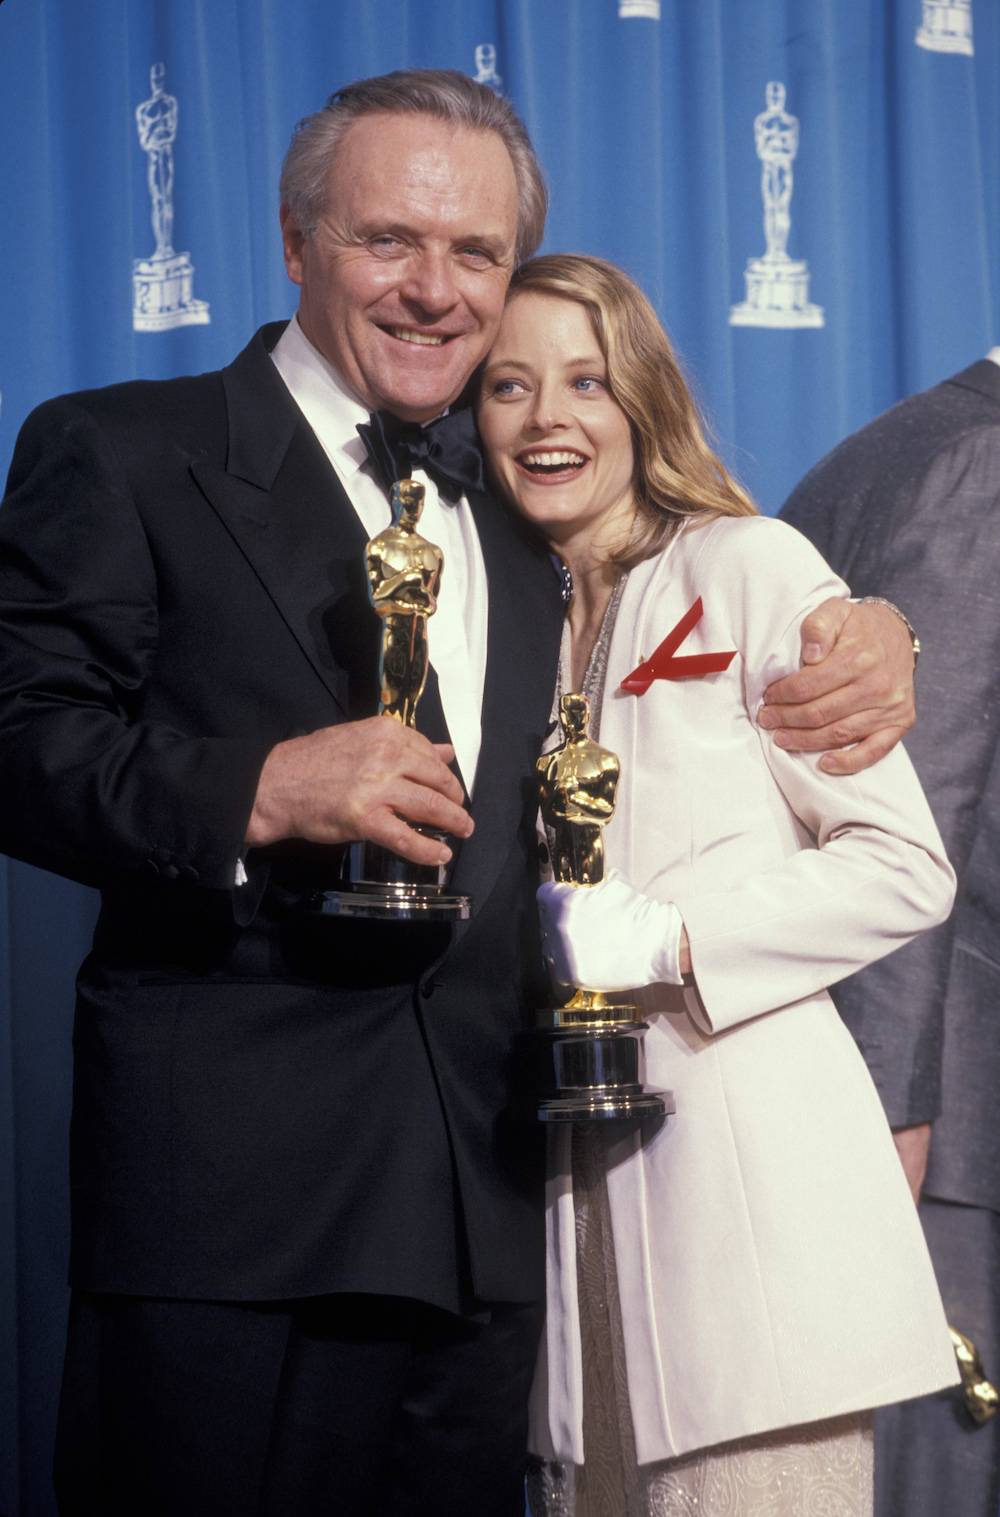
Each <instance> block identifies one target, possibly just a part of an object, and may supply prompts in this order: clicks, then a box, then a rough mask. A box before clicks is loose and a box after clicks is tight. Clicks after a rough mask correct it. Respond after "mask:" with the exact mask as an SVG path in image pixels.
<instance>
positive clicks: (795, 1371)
mask: <svg viewBox="0 0 1000 1517" xmlns="http://www.w3.org/2000/svg"><path fill="white" fill-rule="evenodd" d="M837 594H840V595H846V594H847V589H846V586H845V585H844V584H843V582H842V581H841V580H839V579H838V578H837V577H836V576H835V575H834V574H833V572H832V570H830V568H829V567H828V566H827V565H826V563H825V562H824V561H823V559H822V558H821V557H820V556H819V554H818V553H817V552H816V551H815V549H814V548H813V547H812V546H811V545H810V544H809V543H808V542H807V541H806V539H805V538H804V537H802V536H800V534H799V533H798V532H796V531H795V530H794V528H792V527H789V526H787V525H786V524H785V523H783V522H780V521H775V520H772V519H770V518H767V517H750V518H736V519H734V518H727V519H722V520H718V519H717V520H715V521H714V522H712V523H711V524H709V525H708V526H703V527H694V526H690V527H689V528H688V529H687V530H686V531H684V532H682V533H681V534H679V535H678V536H677V537H676V538H675V539H674V540H673V542H672V543H671V544H670V545H669V546H668V548H667V549H666V550H665V551H664V552H663V553H662V554H661V555H659V556H658V557H657V558H655V559H652V560H649V561H648V562H646V563H643V564H641V565H639V567H637V568H636V569H634V570H633V571H632V573H631V574H630V576H629V580H628V584H627V586H626V589H625V593H624V596H623V599H622V604H621V607H620V610H619V614H618V619H617V623H616V626H615V630H614V636H613V639H612V644H611V649H610V662H609V666H608V674H607V684H606V691H605V698H604V703H603V707H602V712H601V730H600V735H601V742H602V743H604V744H606V745H607V746H608V747H609V748H611V749H613V750H614V751H615V752H616V753H617V754H618V756H619V758H620V759H621V772H622V778H621V784H620V789H619V798H618V807H617V810H616V813H615V816H614V818H613V820H612V821H611V823H610V825H609V826H608V828H607V832H606V844H607V857H608V862H609V865H613V866H615V867H617V868H618V869H620V870H621V872H622V873H623V874H624V876H625V877H626V879H628V880H630V881H631V882H632V883H633V884H634V885H635V886H637V887H638V888H639V889H640V890H643V891H645V892H646V893H647V894H649V895H651V896H654V897H655V898H657V899H658V900H672V901H675V902H676V903H677V905H678V907H679V909H680V911H681V914H682V916H683V918H684V923H685V925H686V927H687V931H688V936H689V938H690V942H691V956H692V963H693V967H694V974H695V980H696V985H697V989H696V990H695V989H681V988H679V987H678V988H674V987H671V986H665V985H657V986H649V987H646V988H645V989H644V990H642V991H640V992H639V994H638V996H637V997H636V999H637V1000H638V1001H639V1003H640V1005H641V1007H642V1011H643V1014H644V1015H645V1017H646V1019H647V1020H648V1022H649V1031H648V1032H647V1033H646V1035H645V1065H646V1074H645V1077H646V1081H647V1083H648V1084H649V1085H651V1086H654V1087H666V1088H669V1089H672V1090H673V1091H674V1094H675V1096H676V1101H677V1111H676V1115H675V1116H672V1117H670V1118H669V1119H668V1120H667V1122H666V1124H665V1125H663V1126H661V1127H659V1128H658V1129H655V1130H654V1129H650V1128H646V1130H645V1131H644V1132H643V1133H637V1134H632V1135H630V1136H623V1137H621V1138H620V1139H619V1140H617V1141H616V1142H615V1144H614V1146H613V1147H612V1150H611V1159H610V1165H609V1170H608V1191H609V1197H610V1207H611V1219H612V1231H613V1236H614V1249H615V1259H616V1263H617V1270H618V1282H619V1289H620V1294H621V1305H622V1316H623V1321H624V1333H625V1351H626V1359H627V1368H628V1386H629V1399H630V1403H631V1410H632V1420H633V1423H634V1427H635V1438H636V1450H637V1454H638V1459H639V1462H640V1463H641V1464H642V1463H647V1462H650V1461H653V1460H660V1459H666V1458H671V1457H674V1456H677V1455H680V1454H684V1453H687V1452H689V1451H690V1450H693V1449H697V1448H701V1447H705V1446H708V1445H711V1444H715V1443H720V1442H723V1441H726V1440H728V1439H733V1438H739V1437H743V1436H746V1435H749V1434H752V1433H758V1432H763V1431H766V1430H768V1429H772V1428H778V1427H784V1426H792V1425H795V1424H797V1423H803V1422H811V1421H814V1420H816V1419H819V1418H824V1417H830V1416H834V1415H837V1414H839V1413H844V1412H848V1411H852V1410H859V1409H861V1408H865V1407H872V1406H876V1405H879V1404H882V1403H886V1402H892V1401H897V1400H901V1399H904V1398H906V1397H909V1396H916V1395H919V1394H922V1393H924V1392H928V1391H934V1390H937V1389H939V1388H940V1387H942V1386H945V1385H950V1384H952V1383H954V1381H955V1379H956V1374H955V1361H954V1356H953V1353H952V1350H951V1345H950V1342H949V1339H948V1336H947V1331H946V1327H945V1320H944V1315H943V1311H942V1307H941V1301H940V1297H939V1295H938V1291H937V1287H936V1284H935V1281H934V1276H933V1273H932V1270H931V1265H930V1260H929V1258H928V1255H927V1250H926V1247H925V1245H924V1241H923V1235H922V1233H921V1230H920V1226H919V1223H918V1221H917V1213H916V1209H915V1207H914V1205H913V1202H912V1199H911V1197H910V1193H909V1190H908V1188H907V1185H906V1181H905V1179H904V1177H903V1172H902V1167H901V1165H900V1163H899V1160H898V1158H897V1156H896V1152H895V1148H894V1146H893V1143H892V1138H891V1135H890V1132H889V1129H888V1126H887V1124H886V1121H885V1117H884V1115H883V1112H882V1107H881V1105H880V1102H879V1099H878V1096H877V1095H876V1093H875V1088H874V1086H873V1085H872V1083H871V1081H870V1078H869V1076H868V1072H867V1070H866V1068H865V1065H864V1063H863V1061H862V1059H861V1057H860V1055H859V1053H858V1052H857V1049H856V1048H855V1045H854V1042H853V1040H852V1038H851V1036H850V1034H849V1033H848V1032H847V1030H846V1028H845V1027H844V1026H843V1024H842V1023H841V1021H840V1019H839V1017H838V1015H837V1013H836V1011H835V1009H834V1006H833V1003H832V1001H831V1000H830V998H829V996H828V995H827V993H826V990H825V988H824V987H825V986H827V985H829V984H831V983H833V982H834V981H836V980H838V979H840V978H841V977H843V976H844V975H848V974H851V973H852V972H853V971H854V970H856V969H860V968H861V967H862V966H863V965H865V964H867V963H869V962H871V961H872V960H873V959H876V958H879V957H881V956H882V955H883V954H886V953H889V952H890V951H891V950H892V949H893V948H897V947H899V946H900V945H902V944H903V943H905V942H906V941H908V939H910V938H911V937H913V936H914V935H915V934H916V933H918V932H921V931H923V930H925V929H926V928H929V927H932V926H934V925H935V924H936V923H938V922H939V921H941V920H942V919H943V918H944V917H945V916H946V915H947V913H948V911H949V909H950V906H951V901H952V896H953V890H954V875H953V873H952V871H951V868H950V866H949V865H948V862H947V860H946V858H945V854H944V849H943V846H942V843H941V839H940V836H939V834H938V831H937V828H936V826H935V824H934V821H933V819H932V817H931V814H930V811H929V810H928V807H927V803H926V801H925V799H924V796H923V792H922V791H921V789H920V786H919V784H918V782H917V779H916V776H915V774H914V772H913V769H912V766H911V765H910V761H909V759H908V758H907V757H906V754H905V753H904V752H903V750H902V749H901V748H897V749H895V751H894V752H893V753H891V754H890V755H889V757H888V758H886V759H884V760H883V761H882V762H881V763H879V764H877V765H875V767H874V768H872V769H869V770H867V771H865V773H863V774H860V775H857V776H855V777H853V778H844V777H842V778H837V777H832V776H829V775H824V774H823V772H822V771H821V770H820V769H819V768H818V766H817V760H816V759H815V758H813V757H812V756H805V755H801V754H788V753H785V752H783V751H782V750H781V749H779V748H777V747H775V745H774V744H773V742H772V740H771V738H770V736H769V735H768V734H767V733H766V732H764V731H763V730H762V729H761V728H759V727H758V726H757V725H756V723H755V720H754V717H755V714H756V712H757V710H758V708H759V706H760V703H761V699H762V696H763V692H764V689H765V688H766V686H767V685H769V684H770V683H771V681H772V680H775V679H778V678H779V677H780V676H781V675H784V674H787V673H789V672H791V671H792V670H794V669H797V668H798V667H799V624H800V622H801V620H802V617H803V616H804V615H805V614H806V613H807V612H808V611H810V610H811V609H813V608H814V607H815V606H817V605H818V604H819V603H820V602H821V601H823V600H825V599H826V598H827V597H828V596H830V595H837ZM699 596H701V597H702V600H703V603H704V616H703V618H702V620H701V622H700V623H699V624H698V626H697V627H695V629H694V630H693V631H692V633H691V634H690V635H689V637H688V638H687V640H686V642H685V643H684V645H683V646H682V647H680V648H679V649H678V650H677V653H678V655H683V654H692V653H699V652H706V653H707V652H725V651H728V650H730V649H736V650H737V653H738V657H736V658H735V659H733V661H732V663H731V664H730V666H729V668H728V670H727V671H726V672H725V673H723V674H715V675H709V676H707V677H703V678H700V679H698V678H696V679H688V680H683V681H677V682H674V681H666V680H657V681H655V682H654V683H653V684H652V685H651V686H650V688H649V689H648V690H647V691H646V693H645V694H644V695H642V696H635V695H627V694H624V693H622V692H621V691H620V690H619V689H618V687H619V684H620V682H621V680H622V679H623V678H624V677H625V675H626V674H628V673H629V672H630V671H631V670H632V669H634V668H635V667H636V666H637V665H638V664H639V663H641V662H642V661H643V660H644V659H645V658H646V657H648V656H649V655H650V654H652V652H653V650H654V649H655V648H656V647H657V646H658V645H659V643H660V642H662V640H663V639H664V637H665V636H666V635H667V633H668V632H670V631H671V629H672V628H673V627H674V626H675V625H676V623H677V622H678V621H679V620H680V619H681V617H682V616H683V615H684V613H685V612H686V611H687V610H688V609H689V608H690V607H691V606H692V605H693V603H694V602H695V600H696V599H697V598H698V597H699ZM549 1163H550V1169H549V1179H548V1186H547V1209H548V1219H547V1225H548V1320H547V1329H546V1334H545V1339H544V1342H543V1345H542V1351H541V1358H540V1364H539V1372H538V1375H537V1377H536V1384H535V1389H534V1393H533V1398H532V1400H533V1404H532V1448H533V1449H534V1450H535V1451H536V1452H537V1453H540V1454H542V1455H545V1456H547V1457H549V1458H558V1459H563V1460H569V1461H572V1462H574V1463H577V1464H579V1463H582V1462H583V1461H584V1458H585V1454H586V1450H585V1449H584V1447H583V1427H582V1384H581V1370H580V1334H579V1325H578V1315H577V1281H576V1248H575V1235H574V1225H573V1195H572V1178H571V1173H570V1137H569V1133H568V1132H567V1131H556V1132H553V1133H552V1135H551V1139H550V1152H549Z"/></svg>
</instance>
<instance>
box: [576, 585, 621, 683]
mask: <svg viewBox="0 0 1000 1517" xmlns="http://www.w3.org/2000/svg"><path fill="white" fill-rule="evenodd" d="M568 567H569V570H570V573H571V574H572V576H573V599H572V601H571V602H570V607H569V616H568V620H569V636H570V674H571V678H572V687H573V689H574V690H579V689H581V687H582V685H583V676H584V674H585V673H586V669H587V663H588V661H589V659H590V654H591V650H592V648H593V646H594V643H595V642H596V640H597V634H598V632H600V630H601V622H602V621H603V620H604V613H605V611H606V610H607V609H608V601H609V600H610V599H611V592H612V590H613V589H614V587H615V584H616V583H617V581H618V577H619V575H620V573H621V570H620V569H619V567H618V565H617V564H616V563H614V562H613V560H611V559H607V558H604V559H600V560H596V561H595V560H591V561H590V562H586V563H581V562H576V563H574V562H572V561H570V562H569V565H568Z"/></svg>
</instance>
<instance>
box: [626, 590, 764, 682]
mask: <svg viewBox="0 0 1000 1517" xmlns="http://www.w3.org/2000/svg"><path fill="white" fill-rule="evenodd" d="M704 614H705V607H704V606H703V605H702V602H701V596H700V595H699V597H698V599H697V600H696V601H695V603H694V605H693V606H692V607H691V609H690V611H686V612H685V613H684V615H683V616H682V617H681V619H680V621H679V622H678V623H677V625H676V627H674V628H673V630H672V631H670V632H668V633H667V635H666V637H665V638H664V639H663V641H662V643H661V644H660V646H659V647H658V648H657V649H656V650H655V652H654V653H653V654H652V655H651V656H650V657H649V658H647V659H644V660H643V662H642V663H641V664H640V665H639V667H638V668H637V669H633V670H632V673H631V674H626V676H625V678H624V679H623V680H622V682H621V685H620V686H619V688H620V689H621V690H627V691H628V693H629V694H630V695H645V694H646V691H647V690H648V689H649V687H650V685H651V684H652V683H653V681H654V680H655V679H698V677H699V676H700V675H702V674H721V673H722V672H723V671H724V670H725V669H728V668H729V665H730V664H731V663H732V661H733V659H734V658H735V657H736V649H735V648H734V649H733V651H732V652H731V653H692V654H687V655H685V656H684V657H683V658H675V657H674V654H675V653H676V651H677V649H678V648H679V647H680V645H681V643H682V642H683V641H684V639H685V638H686V637H687V635H688V633H689V632H690V631H691V630H692V628H694V627H696V626H697V625H698V623H699V622H700V621H701V619H702V617H703V616H704Z"/></svg>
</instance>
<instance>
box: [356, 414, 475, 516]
mask: <svg viewBox="0 0 1000 1517" xmlns="http://www.w3.org/2000/svg"><path fill="white" fill-rule="evenodd" d="M358 431H359V433H360V434H361V438H362V441H363V442H364V445H365V447H366V448H367V449H368V457H369V458H370V459H371V461H372V463H373V464H374V466H375V472H376V473H377V475H378V477H379V479H380V481H381V483H382V484H383V485H384V486H385V488H386V490H391V489H392V487H393V485H394V484H395V483H396V481H397V480H400V479H409V477H410V475H411V474H412V472H413V470H414V469H423V470H424V472H425V473H426V474H428V475H429V476H430V478H431V479H433V481H434V483H435V484H436V485H437V487H438V490H439V491H440V493H441V494H442V495H443V496H444V498H445V500H450V501H451V502H452V504H454V503H455V502H456V501H457V500H458V499H459V497H460V496H461V495H464V494H465V492H466V491H467V490H482V489H483V488H484V481H483V456H482V454H481V453H480V451H479V433H478V432H477V431H476V422H475V417H474V416H473V414H472V411H471V409H470V408H469V407H468V406H463V407H462V409H461V410H458V411H450V412H449V413H448V415H447V416H439V417H438V419H437V421H432V422H431V423H430V424H429V425H428V426H426V427H422V426H420V425H419V424H418V423H417V422H415V421H400V419H399V417H398V416H393V415H392V413H391V412H390V411H373V412H372V414H371V418H370V419H369V421H368V422H367V423H365V422H361V423H360V424H359V426H358Z"/></svg>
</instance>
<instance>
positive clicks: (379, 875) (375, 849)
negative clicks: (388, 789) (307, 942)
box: [310, 827, 472, 922]
mask: <svg viewBox="0 0 1000 1517" xmlns="http://www.w3.org/2000/svg"><path fill="white" fill-rule="evenodd" d="M419 830H420V831H421V832H426V833H429V832H430V829H429V828H423V827H422V828H420V829H419ZM433 836H435V837H441V838H443V837H444V834H443V833H434V834H433ZM446 883H447V881H446V871H445V867H444V866H443V865H438V864H413V863H411V862H410V861H409V860H408V859H401V858H400V857H399V855H398V854H395V853H390V851H389V850H388V849H387V848H380V847H379V846H378V844H376V843H352V844H351V847H350V850H349V852H348V858H347V872H346V878H345V880H344V882H343V884H342V885H340V886H337V887H334V888H333V889H330V890H317V891H316V892H315V893H314V895H313V896H312V899H311V901H310V909H311V910H312V911H313V912H315V913H318V914H319V915H321V916H336V917H363V918H366V919H367V920H373V921H382V922H431V921H433V922H465V921H467V920H468V919H469V917H470V916H471V914H472V902H471V900H470V898H469V896H467V895H455V894H452V893H450V892H449V891H448V890H447V889H446V888H445V887H446Z"/></svg>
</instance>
